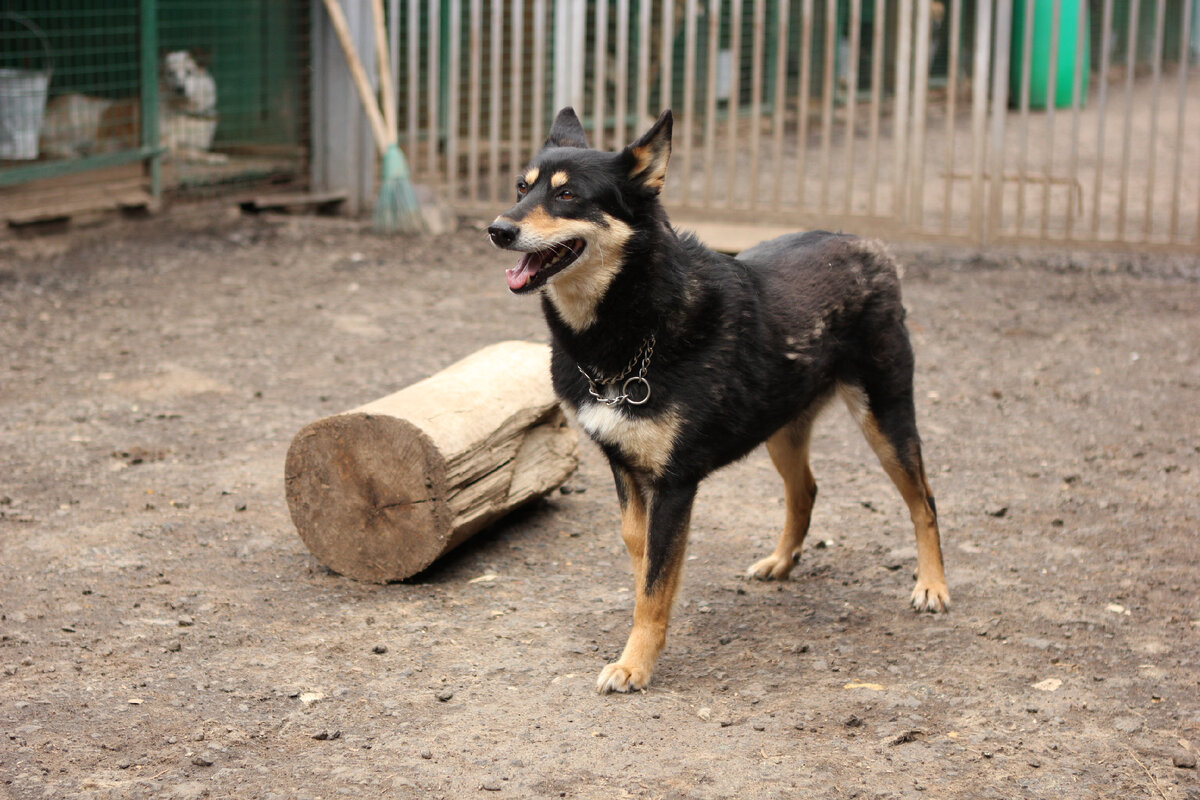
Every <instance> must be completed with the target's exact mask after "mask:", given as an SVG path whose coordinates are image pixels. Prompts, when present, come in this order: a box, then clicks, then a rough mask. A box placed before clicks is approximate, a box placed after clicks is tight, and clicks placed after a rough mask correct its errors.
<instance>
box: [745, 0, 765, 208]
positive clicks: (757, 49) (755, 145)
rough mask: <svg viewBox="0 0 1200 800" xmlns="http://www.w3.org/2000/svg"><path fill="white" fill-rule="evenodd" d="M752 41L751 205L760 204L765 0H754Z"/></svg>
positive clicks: (752, 206)
mask: <svg viewBox="0 0 1200 800" xmlns="http://www.w3.org/2000/svg"><path fill="white" fill-rule="evenodd" d="M753 14H754V17H753V20H752V29H751V40H750V41H751V43H750V58H751V64H750V198H749V200H750V207H751V208H756V207H757V206H758V183H759V180H758V178H759V176H758V165H759V149H760V146H761V145H762V124H761V122H762V119H761V118H762V84H763V41H764V38H765V35H766V19H765V18H766V15H767V8H766V2H765V0H754V11H753Z"/></svg>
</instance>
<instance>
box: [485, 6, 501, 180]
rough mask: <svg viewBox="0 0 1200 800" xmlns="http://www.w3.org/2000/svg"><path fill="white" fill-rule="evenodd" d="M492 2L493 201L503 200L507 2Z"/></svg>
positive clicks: (490, 105) (490, 142)
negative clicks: (502, 109)
mask: <svg viewBox="0 0 1200 800" xmlns="http://www.w3.org/2000/svg"><path fill="white" fill-rule="evenodd" d="M490 2H491V4H492V37H491V41H490V42H488V47H489V48H490V49H491V53H490V55H491V66H490V74H489V75H488V99H489V102H488V189H487V195H488V198H489V199H490V200H491V202H493V203H496V202H498V201H499V200H500V106H501V101H502V100H503V99H504V73H503V72H502V71H501V69H500V65H501V64H502V63H503V62H502V61H501V56H502V55H503V51H504V4H503V3H502V2H501V0H490Z"/></svg>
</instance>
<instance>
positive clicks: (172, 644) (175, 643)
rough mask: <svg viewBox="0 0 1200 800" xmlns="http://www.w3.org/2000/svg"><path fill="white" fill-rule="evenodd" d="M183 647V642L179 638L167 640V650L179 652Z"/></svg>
mask: <svg viewBox="0 0 1200 800" xmlns="http://www.w3.org/2000/svg"><path fill="white" fill-rule="evenodd" d="M182 649H183V644H182V643H180V641H179V640H178V639H173V640H172V641H169V642H167V652H170V653H178V652H179V651H180V650H182Z"/></svg>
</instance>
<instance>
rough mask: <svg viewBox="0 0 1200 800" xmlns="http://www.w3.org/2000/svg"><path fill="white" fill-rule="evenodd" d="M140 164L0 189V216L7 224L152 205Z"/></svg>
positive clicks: (147, 182) (42, 220) (146, 179)
mask: <svg viewBox="0 0 1200 800" xmlns="http://www.w3.org/2000/svg"><path fill="white" fill-rule="evenodd" d="M149 188H150V185H149V178H148V177H147V176H146V175H145V173H144V170H143V167H142V165H141V164H125V165H122V166H117V167H108V168H105V169H97V170H92V171H89V172H81V173H77V174H74V175H63V176H60V177H57V178H46V179H43V180H38V181H30V182H29V183H23V184H19V185H16V186H8V187H4V188H3V189H0V219H3V220H5V221H6V222H8V224H10V225H30V224H33V223H36V222H45V221H48V220H55V219H63V218H67V217H73V216H78V215H80V214H88V213H94V212H100V211H112V210H117V209H126V208H144V207H148V206H151V205H152V198H151V195H150V192H149Z"/></svg>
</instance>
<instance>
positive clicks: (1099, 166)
mask: <svg viewBox="0 0 1200 800" xmlns="http://www.w3.org/2000/svg"><path fill="white" fill-rule="evenodd" d="M1100 13H1101V14H1102V15H1103V19H1101V21H1100V72H1099V74H1098V75H1097V77H1098V78H1099V80H1100V88H1099V91H1098V92H1097V97H1096V178H1095V183H1093V185H1092V238H1093V239H1097V240H1098V239H1099V238H1100V199H1101V197H1102V195H1101V194H1100V190H1101V187H1102V185H1103V183H1104V122H1105V106H1106V104H1107V101H1108V65H1109V60H1110V58H1111V57H1112V46H1111V39H1112V18H1113V0H1104V9H1103V10H1102V11H1101V12H1100Z"/></svg>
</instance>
